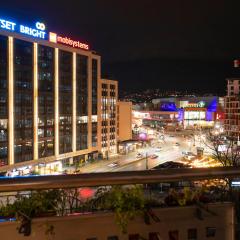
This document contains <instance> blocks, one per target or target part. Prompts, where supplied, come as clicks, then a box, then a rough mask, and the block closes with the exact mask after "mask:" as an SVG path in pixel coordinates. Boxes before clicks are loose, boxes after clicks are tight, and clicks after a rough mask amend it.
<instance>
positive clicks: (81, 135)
mask: <svg viewBox="0 0 240 240" xmlns="http://www.w3.org/2000/svg"><path fill="white" fill-rule="evenodd" d="M76 71H77V76H76V80H77V83H76V87H77V89H76V91H77V111H76V114H77V119H79V121H77V135H76V139H77V144H76V148H77V150H83V149H87V148H88V123H87V122H88V57H86V56H83V55H77V65H76Z"/></svg>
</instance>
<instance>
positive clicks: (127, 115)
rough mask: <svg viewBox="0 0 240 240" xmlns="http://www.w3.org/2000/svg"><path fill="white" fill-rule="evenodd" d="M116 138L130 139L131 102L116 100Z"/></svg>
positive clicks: (120, 139) (121, 139)
mask: <svg viewBox="0 0 240 240" xmlns="http://www.w3.org/2000/svg"><path fill="white" fill-rule="evenodd" d="M118 117H119V120H118V124H119V126H118V131H119V133H118V140H119V141H126V140H130V139H132V103H131V102H118Z"/></svg>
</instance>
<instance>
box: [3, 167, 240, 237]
mask: <svg viewBox="0 0 240 240" xmlns="http://www.w3.org/2000/svg"><path fill="white" fill-rule="evenodd" d="M239 175H240V168H237V167H235V168H231V167H222V168H208V169H165V170H151V171H141V172H114V173H95V174H79V175H65V176H41V177H40V176H38V177H21V178H3V179H0V193H1V194H0V197H1V206H0V216H1V223H0V234H1V236H3V237H4V238H5V239H25V238H24V235H25V236H28V239H58V240H65V239H66V240H67V239H109V240H110V239H194V238H189V236H192V235H193V236H195V235H196V236H197V239H205V238H206V237H208V236H209V237H210V236H211V237H212V238H211V239H219V240H220V239H221V240H224V239H226V240H229V239H234V227H233V226H234V224H235V222H234V221H235V220H234V214H235V213H234V205H233V203H232V202H231V199H230V198H229V196H228V195H227V194H226V191H220V188H219V187H218V186H219V185H221V186H224V181H223V180H220V179H225V178H226V177H228V178H236V177H238V176H239ZM209 179H219V180H212V182H213V183H215V185H214V186H211V187H209V186H207V185H206V186H205V187H204V189H205V190H203V188H202V186H200V185H199V184H200V183H201V184H204V182H203V181H202V180H209ZM216 181H217V182H216ZM196 183H197V184H196ZM16 219H17V220H18V221H16Z"/></svg>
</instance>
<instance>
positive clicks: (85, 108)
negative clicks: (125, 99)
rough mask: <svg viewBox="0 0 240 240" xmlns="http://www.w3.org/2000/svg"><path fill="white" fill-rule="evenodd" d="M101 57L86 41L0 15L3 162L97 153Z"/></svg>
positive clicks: (0, 144)
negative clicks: (9, 19) (6, 18)
mask: <svg viewBox="0 0 240 240" xmlns="http://www.w3.org/2000/svg"><path fill="white" fill-rule="evenodd" d="M100 65H101V58H100V56H99V55H97V54H96V53H95V52H93V51H90V50H89V46H88V45H87V44H84V43H81V42H79V41H75V40H72V39H70V38H68V37H61V35H59V34H56V33H51V32H47V31H46V27H45V25H44V24H43V23H39V22H37V23H36V25H35V26H26V25H23V24H20V23H18V22H15V21H8V20H5V19H2V18H0V162H1V165H2V166H3V165H14V164H15V165H18V166H20V165H21V163H22V162H26V161H29V163H35V162H36V163H37V162H38V161H44V162H48V161H53V160H58V159H68V158H72V159H80V158H81V159H87V158H89V157H93V155H94V154H95V155H97V154H98V152H99V150H100V149H101V146H99V139H98V134H99V130H100V124H99V121H98V119H99V117H100V108H101V107H100V102H101V101H99V97H100V96H99V95H98V94H99V91H98V89H99V84H100V76H101V73H100Z"/></svg>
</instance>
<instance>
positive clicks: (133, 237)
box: [128, 234, 140, 240]
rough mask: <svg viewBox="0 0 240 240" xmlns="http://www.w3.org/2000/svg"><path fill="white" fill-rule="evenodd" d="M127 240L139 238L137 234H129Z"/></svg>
mask: <svg viewBox="0 0 240 240" xmlns="http://www.w3.org/2000/svg"><path fill="white" fill-rule="evenodd" d="M128 239H129V240H138V239H140V237H139V234H130V235H129V237H128Z"/></svg>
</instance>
